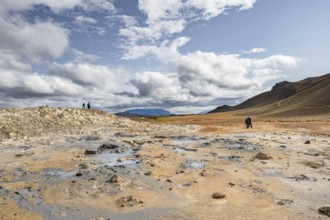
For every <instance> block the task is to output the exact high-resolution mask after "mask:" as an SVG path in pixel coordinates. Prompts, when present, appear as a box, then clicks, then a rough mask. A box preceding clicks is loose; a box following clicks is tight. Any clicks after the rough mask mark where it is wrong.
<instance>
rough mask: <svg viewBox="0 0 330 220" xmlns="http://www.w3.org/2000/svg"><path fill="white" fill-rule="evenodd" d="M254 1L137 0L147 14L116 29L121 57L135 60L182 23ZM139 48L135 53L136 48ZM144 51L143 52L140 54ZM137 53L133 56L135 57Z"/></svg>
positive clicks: (244, 7)
mask: <svg viewBox="0 0 330 220" xmlns="http://www.w3.org/2000/svg"><path fill="white" fill-rule="evenodd" d="M255 2H256V0H232V1H227V0H226V1H224V0H210V1H204V0H159V1H153V0H139V3H138V7H139V10H140V11H141V12H142V13H144V14H145V15H146V16H147V19H146V21H145V22H144V24H137V23H134V24H132V23H129V24H128V23H127V24H126V25H125V27H123V28H121V29H120V30H119V35H120V36H121V37H123V41H122V44H121V47H122V48H123V49H124V50H125V53H124V55H123V59H138V58H141V57H142V56H146V55H148V53H149V48H150V47H159V46H160V45H161V43H162V42H163V41H164V39H167V40H169V39H171V37H172V36H173V35H174V34H178V33H181V32H182V31H183V30H184V29H185V28H186V25H187V24H189V23H191V22H193V21H198V20H209V19H211V18H213V17H216V16H218V15H220V14H222V13H224V12H226V11H228V10H230V9H233V8H237V9H238V10H247V9H250V8H252V7H253V5H254V3H255ZM139 49H142V50H141V51H140V52H139V53H138V54H137V53H136V51H137V50H139ZM144 52H145V54H144ZM136 54H137V56H135V55H136Z"/></svg>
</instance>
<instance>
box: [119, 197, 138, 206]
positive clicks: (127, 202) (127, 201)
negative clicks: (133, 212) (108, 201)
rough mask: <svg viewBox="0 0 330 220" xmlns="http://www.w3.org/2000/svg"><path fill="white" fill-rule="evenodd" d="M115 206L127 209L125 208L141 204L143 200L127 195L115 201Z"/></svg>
mask: <svg viewBox="0 0 330 220" xmlns="http://www.w3.org/2000/svg"><path fill="white" fill-rule="evenodd" d="M116 204H117V206H118V207H127V206H129V207H133V206H136V205H141V204H143V200H142V199H140V198H138V197H137V196H133V195H128V196H123V197H120V198H119V199H117V201H116Z"/></svg>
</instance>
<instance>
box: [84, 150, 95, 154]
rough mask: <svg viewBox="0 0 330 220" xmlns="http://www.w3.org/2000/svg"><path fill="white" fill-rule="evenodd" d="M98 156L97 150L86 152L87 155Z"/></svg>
mask: <svg viewBox="0 0 330 220" xmlns="http://www.w3.org/2000/svg"><path fill="white" fill-rule="evenodd" d="M91 154H98V151H97V150H85V155H91Z"/></svg>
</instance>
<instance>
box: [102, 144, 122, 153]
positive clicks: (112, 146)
mask: <svg viewBox="0 0 330 220" xmlns="http://www.w3.org/2000/svg"><path fill="white" fill-rule="evenodd" d="M118 148H120V146H119V145H117V144H113V143H112V144H102V145H101V146H99V148H98V149H99V150H101V151H103V150H114V149H118Z"/></svg>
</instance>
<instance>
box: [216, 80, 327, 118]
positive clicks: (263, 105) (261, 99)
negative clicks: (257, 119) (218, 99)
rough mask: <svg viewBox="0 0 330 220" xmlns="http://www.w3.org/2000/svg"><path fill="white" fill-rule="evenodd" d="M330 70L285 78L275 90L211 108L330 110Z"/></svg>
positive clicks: (282, 112)
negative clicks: (317, 74) (318, 74)
mask: <svg viewBox="0 0 330 220" xmlns="http://www.w3.org/2000/svg"><path fill="white" fill-rule="evenodd" d="M329 94H330V74H326V75H323V76H319V77H310V78H306V79H304V80H301V81H298V82H287V81H283V82H280V83H277V84H276V85H274V86H273V88H272V90H271V91H268V92H264V93H261V94H259V95H257V96H254V97H252V98H250V99H248V100H246V101H245V102H243V103H241V104H239V105H237V106H232V107H230V106H221V107H218V108H216V109H215V110H213V111H211V112H210V113H216V112H228V111H237V113H238V114H249V115H267V116H288V117H292V116H310V115H324V114H330V96H329Z"/></svg>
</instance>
